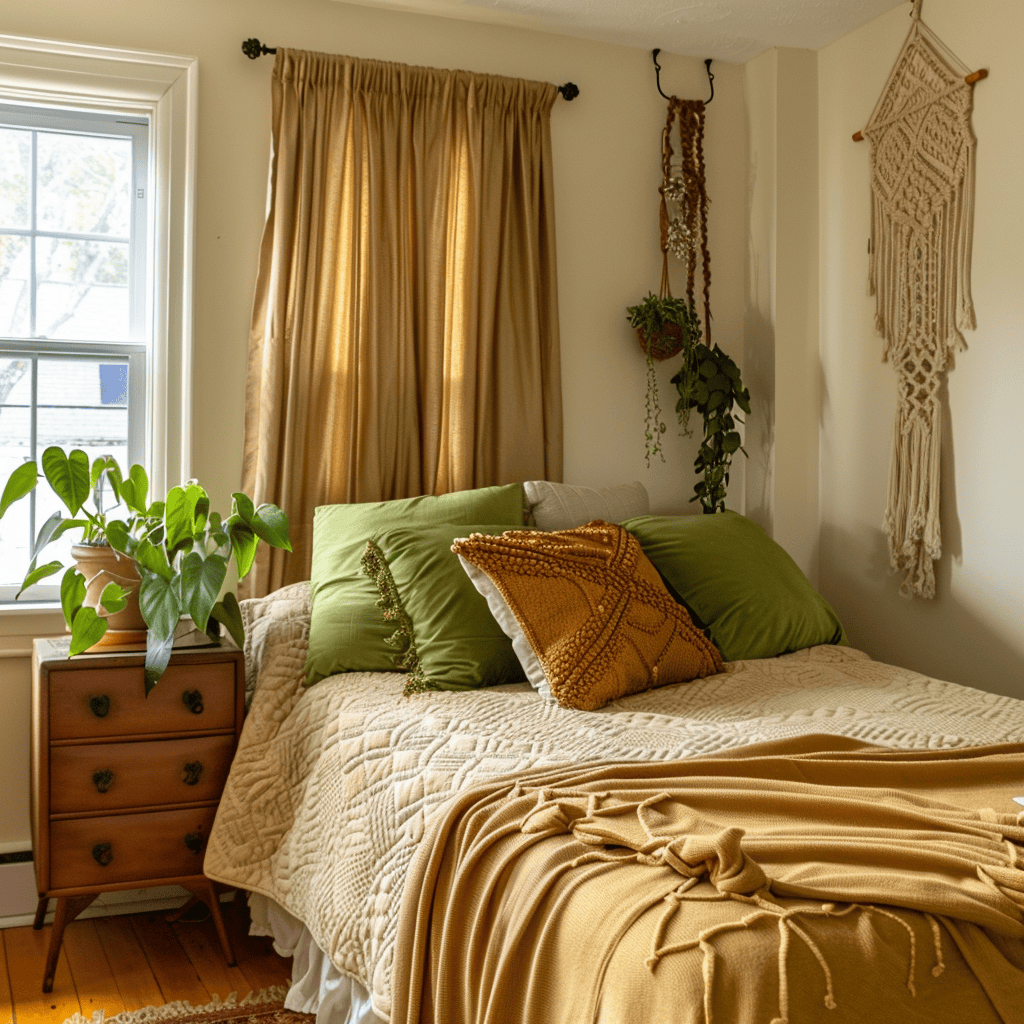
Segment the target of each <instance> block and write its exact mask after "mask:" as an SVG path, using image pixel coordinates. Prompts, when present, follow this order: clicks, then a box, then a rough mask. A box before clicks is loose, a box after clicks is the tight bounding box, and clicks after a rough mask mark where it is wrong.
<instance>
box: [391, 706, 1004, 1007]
mask: <svg viewBox="0 0 1024 1024" xmlns="http://www.w3.org/2000/svg"><path fill="white" fill-rule="evenodd" d="M595 727H597V726H595ZM1022 778H1024V745H1014V746H1012V747H1010V746H1007V747H987V748H975V749H974V750H961V751H914V752H908V751H893V750H881V749H879V748H873V747H867V746H865V745H863V744H860V743H858V742H857V741H854V740H845V739H842V738H837V737H802V738H799V739H793V740H787V741H782V742H776V743H774V744H761V745H758V746H755V747H751V748H748V749H747V750H745V751H741V752H730V753H729V754H728V755H724V756H717V757H709V758H704V759H692V760H685V761H675V762H664V763H647V762H643V763H640V762H637V763H622V762H619V763H615V762H604V763H596V764H595V763H591V764H585V765H568V766H559V767H554V768H547V769H535V770H533V771H531V772H528V773H526V774H525V775H523V776H522V777H521V778H520V779H518V780H514V779H506V780H504V781H501V780H498V781H494V782H491V783H488V784H484V785H480V786H477V787H474V788H473V789H470V790H467V791H466V792H464V793H460V794H458V796H456V797H455V798H453V800H452V801H451V802H450V803H449V805H448V810H447V813H442V814H439V815H438V817H437V818H436V819H435V821H434V822H433V825H432V828H431V829H430V830H429V831H428V833H427V835H426V836H425V837H424V839H423V841H422V842H421V844H420V847H419V851H418V853H417V854H416V856H415V858H414V860H413V862H412V865H411V867H410V872H409V877H408V882H407V885H406V888H405V896H404V900H403V904H402V914H401V920H400V923H399V933H398V945H397V949H396V958H395V964H396V969H395V972H394V976H393V986H394V996H395V999H394V1003H393V1005H392V1018H391V1019H392V1024H430V1022H437V1024H441V1022H452V1021H459V1022H460V1024H485V1022H486V1024H503V1022H509V1021H516V1022H517V1024H588V1022H607V1024H613V1022H614V1024H634V1022H635V1024H649V1022H651V1021H660V1020H666V1021H667V1020H672V1021H673V1022H674V1024H716V1022H717V1024H754V1022H757V1024H769V1022H771V1024H802V1022H806V1024H812V1022H820V1021H823V1020H825V1019H826V1016H827V1019H828V1020H829V1022H830V1024H863V1022H864V1021H868V1020H870V1021H873V1022H874V1024H896V1022H900V1021H905V1020H911V1019H912V1020H928V1021H930V1022H931V1024H964V1022H966V1021H970V1022H971V1024H996V1022H1001V1024H1010V1022H1012V1021H1016V1022H1019V1021H1021V1020H1024V943H1022V942H1021V937H1022V936H1024V845H1022V844H1024V814H1018V813H1017V812H1019V810H1020V809H1019V808H1018V807H1016V805H1015V804H1014V803H1013V801H1012V799H1011V796H1012V795H1013V794H1015V793H1018V792H1020V790H1021V779H1022ZM826 1010H828V1011H831V1012H828V1013H827V1014H826Z"/></svg>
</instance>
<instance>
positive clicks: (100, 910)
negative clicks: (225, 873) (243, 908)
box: [0, 862, 235, 928]
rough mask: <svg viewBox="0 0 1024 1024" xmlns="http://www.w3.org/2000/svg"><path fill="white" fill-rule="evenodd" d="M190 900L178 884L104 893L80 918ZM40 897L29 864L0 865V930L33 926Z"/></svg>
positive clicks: (223, 899) (225, 896)
mask: <svg viewBox="0 0 1024 1024" xmlns="http://www.w3.org/2000/svg"><path fill="white" fill-rule="evenodd" d="M234 895H235V894H234V892H226V893H224V894H223V895H222V896H221V898H220V899H221V902H222V903H226V902H229V901H231V900H232V899H234ZM188 898H189V893H188V892H186V891H185V890H184V889H182V888H181V887H180V886H177V885H157V886H151V887H150V888H148V889H122V890H120V891H119V892H104V893H101V894H100V895H99V896H97V897H96V900H95V901H94V902H93V903H92V904H90V906H88V907H87V908H86V909H85V910H83V911H82V913H81V914H80V915H79V917H114V916H116V915H118V914H145V913H153V912H155V911H160V910H173V909H175V908H176V907H180V906H181V905H182V904H183V903H184V902H185V901H186V900H187V899H188ZM38 901H39V894H38V892H37V891H36V882H35V877H34V874H33V871H32V864H31V863H28V862H26V863H21V864H0V928H19V927H21V926H22V925H26V924H32V922H33V920H34V919H35V915H36V904H37V903H38ZM55 904H56V900H50V909H49V911H48V913H47V915H46V923H47V924H50V923H51V922H52V921H53V908H54V906H55Z"/></svg>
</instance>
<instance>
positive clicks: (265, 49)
mask: <svg viewBox="0 0 1024 1024" xmlns="http://www.w3.org/2000/svg"><path fill="white" fill-rule="evenodd" d="M242 53H244V54H245V55H246V57H248V58H249V60H255V59H256V58H257V57H262V56H263V54H265V53H277V50H276V49H274V48H273V47H270V46H264V45H263V44H262V43H261V42H260V41H259V40H258V39H246V40H245V42H244V43H242Z"/></svg>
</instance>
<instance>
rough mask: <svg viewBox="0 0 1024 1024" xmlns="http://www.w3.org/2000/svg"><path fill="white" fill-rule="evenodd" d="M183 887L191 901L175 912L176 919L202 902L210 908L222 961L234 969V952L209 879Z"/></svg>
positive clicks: (214, 888)
mask: <svg viewBox="0 0 1024 1024" xmlns="http://www.w3.org/2000/svg"><path fill="white" fill-rule="evenodd" d="M184 887H185V888H186V889H188V891H189V892H190V893H192V899H191V900H189V901H188V903H186V904H185V906H184V907H181V908H179V909H178V910H177V911H175V915H176V917H180V916H181V915H182V914H183V913H184V912H185V911H186V910H188V909H189V907H192V906H194V905H195V904H196V903H198V902H199V901H200V900H202V901H203V902H204V903H205V904H206V905H207V906H208V907H209V908H210V916H211V917H212V918H213V923H214V925H215V926H216V928H217V937H218V938H219V939H220V948H221V949H222V950H224V959H225V960H227V962H228V967H234V966H235V951H234V950H233V949H232V948H231V940H230V939H229V938H228V930H227V928H225V927H224V918H223V917H221V913H220V900H219V899H218V897H217V888H216V886H215V885H214V884H213V882H211V881H210V880H209V879H203V881H201V882H195V883H193V884H190V885H185V886H184ZM168 920H170V918H168Z"/></svg>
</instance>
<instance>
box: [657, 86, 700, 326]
mask: <svg viewBox="0 0 1024 1024" xmlns="http://www.w3.org/2000/svg"><path fill="white" fill-rule="evenodd" d="M709 74H710V72H709ZM659 88H660V86H659ZM704 106H705V104H704V101H703V100H681V99H679V98H678V97H677V96H672V97H670V98H669V101H668V117H667V119H666V121H665V128H664V130H663V131H662V133H661V172H662V183H661V188H660V189H659V191H660V192H661V218H660V219H661V251H662V253H663V256H664V259H663V262H662V269H661V296H662V298H667V297H668V296H669V295H670V294H671V290H670V286H669V273H668V257H669V253H671V254H672V255H673V256H676V257H677V258H678V259H679V260H680V261H681V262H682V264H683V266H685V267H686V298H687V299H688V301H689V303H690V305H691V306H693V305H694V302H695V297H694V286H695V280H696V274H697V257H698V256H699V257H700V265H701V273H702V277H703V282H704V342H705V344H706V345H710V344H711V254H710V253H709V252H708V192H707V185H706V182H705V178H704ZM675 127H678V130H679V131H678V134H679V159H678V161H676V160H675V159H674V157H675V153H674V151H673V149H672V130H673V128H675Z"/></svg>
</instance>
